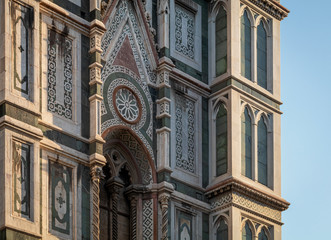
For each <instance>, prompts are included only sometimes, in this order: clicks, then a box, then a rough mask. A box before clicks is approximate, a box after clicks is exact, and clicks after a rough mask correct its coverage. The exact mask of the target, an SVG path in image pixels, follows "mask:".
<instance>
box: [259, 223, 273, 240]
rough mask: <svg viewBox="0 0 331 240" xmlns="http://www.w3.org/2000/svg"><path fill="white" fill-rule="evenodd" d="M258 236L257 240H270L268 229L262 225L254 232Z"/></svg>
mask: <svg viewBox="0 0 331 240" xmlns="http://www.w3.org/2000/svg"><path fill="white" fill-rule="evenodd" d="M256 232H257V233H258V234H257V236H258V240H270V239H271V234H270V231H269V230H268V228H267V227H266V226H264V225H261V226H259V228H258V229H257V231H256Z"/></svg>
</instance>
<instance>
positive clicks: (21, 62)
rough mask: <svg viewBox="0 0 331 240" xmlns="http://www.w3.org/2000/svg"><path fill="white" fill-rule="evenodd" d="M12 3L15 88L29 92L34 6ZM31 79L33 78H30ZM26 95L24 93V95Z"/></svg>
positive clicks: (25, 92) (22, 91)
mask: <svg viewBox="0 0 331 240" xmlns="http://www.w3.org/2000/svg"><path fill="white" fill-rule="evenodd" d="M11 4H12V27H13V54H14V55H13V56H14V58H13V60H14V64H13V65H14V66H13V68H14V72H13V73H14V88H15V89H16V90H18V91H20V92H21V93H23V94H26V95H28V94H29V76H31V74H30V72H32V69H33V68H31V67H30V64H32V62H31V60H32V58H31V56H32V28H33V22H32V19H33V8H30V7H25V6H22V5H20V4H19V3H16V2H11ZM30 81H31V80H30ZM23 96H24V95H23Z"/></svg>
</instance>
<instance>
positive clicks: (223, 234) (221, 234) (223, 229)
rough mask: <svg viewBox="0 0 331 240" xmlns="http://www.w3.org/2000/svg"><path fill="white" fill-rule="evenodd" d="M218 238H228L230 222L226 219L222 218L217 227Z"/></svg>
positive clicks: (218, 239)
mask: <svg viewBox="0 0 331 240" xmlns="http://www.w3.org/2000/svg"><path fill="white" fill-rule="evenodd" d="M216 239H217V240H228V224H227V223H226V221H225V220H224V219H221V221H220V225H219V226H218V228H217V233H216Z"/></svg>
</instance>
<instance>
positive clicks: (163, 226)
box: [0, 0, 289, 240]
mask: <svg viewBox="0 0 331 240" xmlns="http://www.w3.org/2000/svg"><path fill="white" fill-rule="evenodd" d="M0 13H1V14H0V146H1V151H0V172H1V174H0V193H1V194H0V199H1V201H0V210H1V214H0V239H27V240H37V239H47V240H52V239H77V240H80V239H93V240H98V239H100V240H117V239H118V240H129V239H146V240H149V239H151V240H157V239H162V240H165V239H172V240H200V239H202V240H225V239H227V240H230V239H231V240H240V239H242V240H253V239H254V240H280V239H281V228H282V225H283V223H282V219H281V213H282V211H284V210H286V209H287V208H288V206H289V203H288V202H287V201H285V200H284V199H283V198H282V197H281V154H280V141H281V114H282V112H281V111H280V105H281V104H282V102H281V99H280V21H281V20H283V19H284V18H285V17H287V15H288V13H289V11H288V10H287V9H286V8H285V7H283V6H282V5H281V4H280V2H279V0H0Z"/></svg>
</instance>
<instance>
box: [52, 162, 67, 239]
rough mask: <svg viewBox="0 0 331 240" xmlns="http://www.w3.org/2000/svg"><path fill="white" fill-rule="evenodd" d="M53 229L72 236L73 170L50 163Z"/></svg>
mask: <svg viewBox="0 0 331 240" xmlns="http://www.w3.org/2000/svg"><path fill="white" fill-rule="evenodd" d="M49 165H50V170H49V172H50V174H49V181H50V184H49V185H50V201H49V202H50V209H51V218H50V221H51V229H52V230H55V231H58V232H60V233H64V234H68V235H69V234H70V225H71V217H72V179H71V178H72V169H71V168H69V167H66V166H64V165H61V164H59V163H55V162H52V161H50V162H49Z"/></svg>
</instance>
